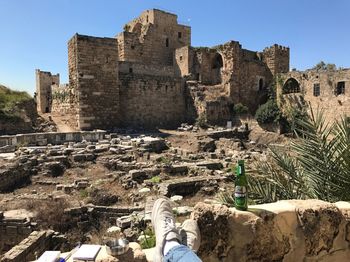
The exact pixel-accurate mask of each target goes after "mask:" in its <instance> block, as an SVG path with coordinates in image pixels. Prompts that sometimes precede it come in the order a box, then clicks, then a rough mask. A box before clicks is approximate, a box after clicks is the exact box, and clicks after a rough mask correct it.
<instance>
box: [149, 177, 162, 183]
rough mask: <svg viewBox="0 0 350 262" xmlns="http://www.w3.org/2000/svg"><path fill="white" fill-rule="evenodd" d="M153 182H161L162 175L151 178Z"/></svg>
mask: <svg viewBox="0 0 350 262" xmlns="http://www.w3.org/2000/svg"><path fill="white" fill-rule="evenodd" d="M151 182H152V183H154V184H158V183H160V177H159V176H154V177H152V178H151Z"/></svg>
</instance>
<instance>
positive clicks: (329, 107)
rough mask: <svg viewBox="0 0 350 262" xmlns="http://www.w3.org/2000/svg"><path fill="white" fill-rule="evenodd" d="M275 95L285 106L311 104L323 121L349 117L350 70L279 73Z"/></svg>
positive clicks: (312, 70)
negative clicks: (322, 116) (320, 114)
mask: <svg viewBox="0 0 350 262" xmlns="http://www.w3.org/2000/svg"><path fill="white" fill-rule="evenodd" d="M278 82H279V84H278V88H277V91H278V98H279V101H280V104H281V106H282V107H284V108H290V107H292V108H293V107H294V108H295V107H298V106H299V107H301V106H303V105H306V106H311V108H312V109H313V110H314V112H316V111H317V110H323V112H324V117H325V119H326V121H331V122H332V121H334V120H335V119H340V118H341V117H342V116H345V115H348V116H350V69H339V70H335V69H334V70H325V69H319V70H316V69H311V70H306V71H291V72H288V73H285V74H281V75H280V76H279V81H278Z"/></svg>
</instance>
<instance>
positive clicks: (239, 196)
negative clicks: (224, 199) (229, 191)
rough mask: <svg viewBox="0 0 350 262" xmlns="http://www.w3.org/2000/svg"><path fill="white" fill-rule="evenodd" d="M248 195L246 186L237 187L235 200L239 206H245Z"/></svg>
mask: <svg viewBox="0 0 350 262" xmlns="http://www.w3.org/2000/svg"><path fill="white" fill-rule="evenodd" d="M246 197H247V188H246V187H245V186H236V187H235V202H236V205H238V206H245V204H246Z"/></svg>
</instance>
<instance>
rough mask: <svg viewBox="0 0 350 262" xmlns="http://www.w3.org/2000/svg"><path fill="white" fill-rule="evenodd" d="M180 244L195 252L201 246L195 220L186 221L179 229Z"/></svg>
mask: <svg viewBox="0 0 350 262" xmlns="http://www.w3.org/2000/svg"><path fill="white" fill-rule="evenodd" d="M180 236H181V244H183V245H185V246H188V247H189V248H190V249H192V251H194V252H197V251H198V249H199V246H200V244H201V233H200V231H199V227H198V224H197V221H196V220H193V219H186V220H185V221H184V222H183V223H182V226H181V229H180Z"/></svg>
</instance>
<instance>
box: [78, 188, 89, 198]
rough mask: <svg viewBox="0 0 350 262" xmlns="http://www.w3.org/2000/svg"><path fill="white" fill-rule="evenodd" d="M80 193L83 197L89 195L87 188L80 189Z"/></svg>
mask: <svg viewBox="0 0 350 262" xmlns="http://www.w3.org/2000/svg"><path fill="white" fill-rule="evenodd" d="M79 195H80V197H81V198H86V197H88V196H89V192H88V191H87V190H86V189H81V190H80V191H79Z"/></svg>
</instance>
